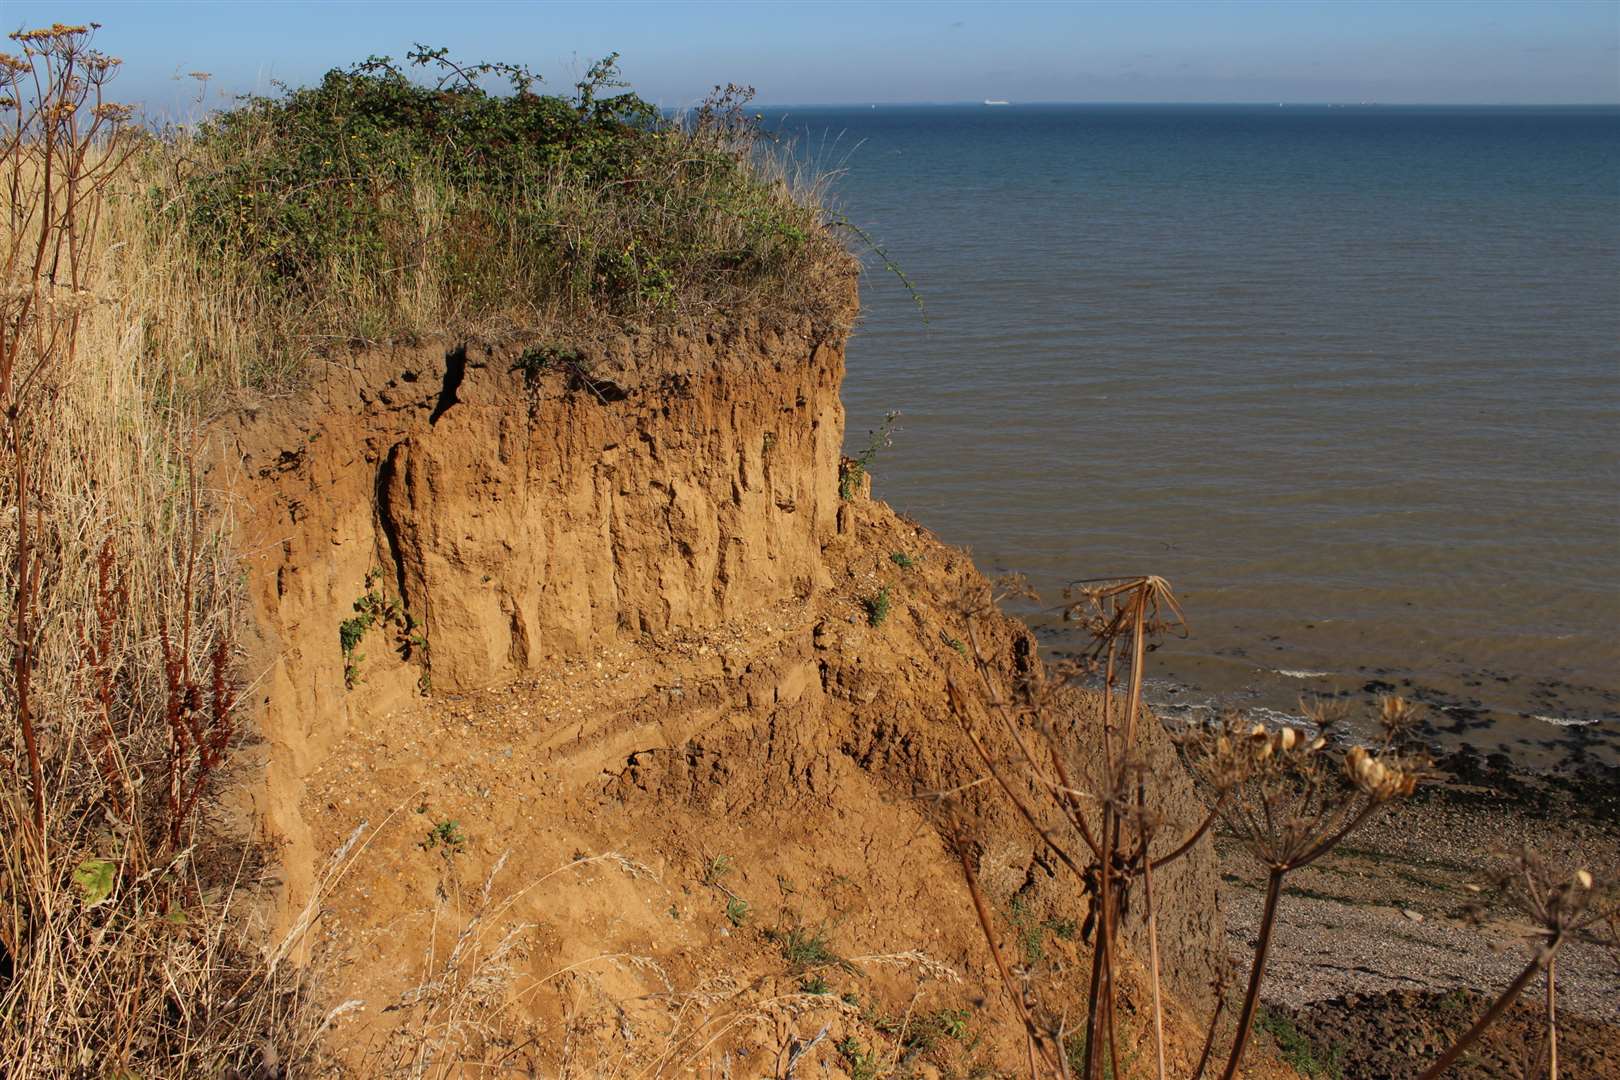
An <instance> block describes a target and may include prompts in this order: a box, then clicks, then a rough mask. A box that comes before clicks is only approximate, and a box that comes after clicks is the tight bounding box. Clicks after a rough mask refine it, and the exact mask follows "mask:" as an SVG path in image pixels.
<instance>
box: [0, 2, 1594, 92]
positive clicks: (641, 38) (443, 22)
mask: <svg viewBox="0 0 1620 1080" xmlns="http://www.w3.org/2000/svg"><path fill="white" fill-rule="evenodd" d="M58 20H60V21H68V22H78V21H88V20H95V21H98V22H101V23H103V24H104V29H103V30H102V31H101V34H100V36H99V37H98V39H97V40H98V42H99V44H100V45H101V47H102V48H104V49H105V50H106V51H108V52H111V53H112V54H114V55H116V56H121V57H123V58H124V60H125V71H124V73H123V75H122V76H121V81H120V84H119V96H120V97H121V98H123V99H124V100H133V101H140V102H143V103H146V104H147V105H148V106H149V107H152V108H153V109H155V110H156V111H165V110H168V109H171V108H173V107H174V106H175V104H176V103H177V102H178V101H180V100H182V99H183V94H182V92H181V91H180V90H179V84H177V83H176V82H175V80H174V76H175V75H176V74H177V73H183V72H187V71H193V70H205V71H209V72H212V73H213V75H214V79H213V86H214V87H215V93H216V94H218V93H220V92H222V91H229V92H240V91H245V90H254V89H261V90H262V89H267V88H268V87H269V82H270V80H271V79H273V78H274V79H281V80H284V81H287V82H293V83H302V82H308V81H311V80H313V79H316V78H318V77H319V76H320V74H321V73H322V72H324V71H325V70H326V69H328V68H330V67H333V66H336V65H340V64H347V63H350V62H352V61H354V60H358V59H361V58H363V57H364V56H366V55H367V54H369V53H384V54H390V55H393V56H396V57H398V56H402V55H403V54H404V53H405V51H406V50H407V49H408V48H409V47H410V46H411V44H412V43H413V42H416V41H422V42H426V43H429V44H433V45H440V44H442V45H448V46H450V47H451V49H452V50H453V51H454V52H455V53H456V54H457V55H458V56H463V57H467V58H470V59H485V58H488V59H505V60H519V61H524V62H527V63H529V64H530V65H531V66H533V67H535V68H536V69H537V70H538V71H540V72H541V74H542V75H543V76H544V77H545V78H546V81H547V84H548V85H550V86H551V87H553V88H557V89H567V88H568V87H569V86H570V85H571V84H572V82H573V80H574V77H576V76H577V75H578V73H579V72H580V71H581V70H582V69H583V68H584V66H585V65H586V64H587V63H588V62H589V60H590V59H592V58H594V57H597V56H600V55H602V54H605V53H607V52H611V51H615V50H616V51H618V52H619V53H621V54H622V60H621V63H622V65H623V68H624V71H625V73H626V75H627V76H628V77H629V78H630V79H631V80H632V81H633V82H634V84H635V86H636V88H637V89H639V90H640V91H641V92H642V93H643V94H644V95H645V96H647V97H649V98H651V99H653V100H655V101H657V102H659V103H661V104H664V105H668V106H681V105H686V104H690V103H691V102H692V101H693V100H695V99H697V98H699V97H701V96H702V95H703V93H704V92H705V91H706V90H707V89H708V88H709V87H710V86H711V85H712V84H714V83H716V82H726V81H735V82H739V83H748V84H752V85H753V86H755V87H757V88H758V90H759V100H760V101H761V102H762V103H770V104H789V103H793V104H809V103H829V104H833V103H838V104H842V103H857V102H858V103H866V102H925V101H973V100H978V99H981V98H985V97H996V98H1009V99H1012V100H1015V101H1151V102H1238V101H1262V102H1271V101H1296V102H1303V101H1317V102H1320V101H1378V102H1386V103H1394V102H1427V103H1447V104H1478V103H1523V104H1562V103H1587V102H1603V103H1614V102H1620V2H1616V0H1495V2H1473V0H1440V2H1433V0H1415V2H1393V0H1389V2H1382V3H1379V2H1370V3H1369V2H1352V0H1339V2H1327V3H1316V2H1282V3H1277V2H1243V3H1238V2H1231V3H1222V2H1214V0H1211V2H1206V3H1179V2H1178V3H1172V2H1163V3H1149V2H1139V3H1101V2H1099V3H1055V2H1054V3H986V2H963V3H922V2H916V3H830V2H828V3H747V4H745V3H684V2H683V3H677V2H666V3H596V4H579V3H546V4H542V3H516V2H510V3H477V2H470V0H464V2H459V3H457V2H450V3H446V2H443V0H435V2H429V3H411V2H400V0H390V2H386V3H381V2H379V3H361V2H339V0H333V2H326V3H319V2H307V0H281V2H271V0H239V2H235V3H225V2H212V3H203V2H196V3H182V2H173V0H166V2H150V0H61V2H56V3H38V2H34V0H0V25H3V26H4V28H5V29H6V30H8V31H9V30H12V29H16V28H18V27H20V26H24V25H28V26H33V25H39V24H45V23H50V22H53V21H58Z"/></svg>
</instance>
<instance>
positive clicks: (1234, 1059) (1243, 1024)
mask: <svg viewBox="0 0 1620 1080" xmlns="http://www.w3.org/2000/svg"><path fill="white" fill-rule="evenodd" d="M1283 873H1284V871H1282V870H1279V869H1277V868H1276V867H1272V869H1271V876H1270V877H1269V878H1267V879H1266V908H1265V913H1264V914H1263V915H1261V916H1260V943H1259V944H1258V945H1256V946H1255V947H1254V966H1253V967H1252V968H1251V969H1250V970H1249V990H1248V992H1247V993H1246V994H1244V996H1243V1011H1242V1012H1241V1013H1239V1014H1238V1026H1237V1035H1236V1036H1235V1037H1234V1041H1233V1043H1232V1056H1231V1057H1229V1058H1227V1059H1226V1071H1225V1072H1223V1073H1221V1080H1232V1078H1233V1077H1235V1076H1236V1075H1237V1071H1238V1064H1239V1063H1240V1062H1242V1060H1243V1051H1244V1050H1246V1049H1247V1048H1248V1045H1249V1029H1250V1027H1251V1026H1252V1025H1253V1023H1254V1011H1255V1008H1256V1007H1257V1006H1258V1005H1259V1004H1260V982H1261V980H1262V979H1264V978H1265V975H1266V954H1267V953H1268V952H1270V951H1271V931H1272V929H1273V928H1274V927H1275V926H1276V925H1277V900H1278V898H1279V897H1280V896H1281V895H1282V880H1283ZM1425 1075H1427V1074H1425Z"/></svg>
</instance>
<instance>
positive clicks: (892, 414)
mask: <svg viewBox="0 0 1620 1080" xmlns="http://www.w3.org/2000/svg"><path fill="white" fill-rule="evenodd" d="M899 417H900V414H899V413H898V412H896V411H893V410H891V411H889V412H886V413H884V414H883V423H881V424H879V425H878V426H877V429H876V430H875V431H869V432H867V433H866V435H867V439H866V446H865V448H863V449H862V450H861V452H860V453H859V454H856V455H855V456H854V457H846V458H843V459H841V460H840V461H839V462H838V497H839V498H841V499H844V500H846V501H848V500H851V499H853V498H855V496H857V495H859V494H860V493H861V482H862V481H863V480H864V479H865V478H866V474H867V472H869V471H870V470H871V468H872V462H873V461H875V460H877V456H878V454H879V453H880V452H882V451H883V450H886V449H888V448H889V447H891V446H893V445H894V430H895V428H894V422H895V420H897V419H899Z"/></svg>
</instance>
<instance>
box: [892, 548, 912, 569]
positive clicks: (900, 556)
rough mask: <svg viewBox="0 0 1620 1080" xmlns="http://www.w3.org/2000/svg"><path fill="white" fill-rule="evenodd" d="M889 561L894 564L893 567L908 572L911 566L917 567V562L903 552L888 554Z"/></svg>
mask: <svg viewBox="0 0 1620 1080" xmlns="http://www.w3.org/2000/svg"><path fill="white" fill-rule="evenodd" d="M889 561H890V562H892V563H894V565H896V566H898V567H899V568H900V569H902V570H910V569H911V568H912V567H913V566H916V565H917V560H916V559H914V558H913V557H912V556H910V555H907V554H906V553H905V552H903V551H892V552H890V553H889Z"/></svg>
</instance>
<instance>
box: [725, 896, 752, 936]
mask: <svg viewBox="0 0 1620 1080" xmlns="http://www.w3.org/2000/svg"><path fill="white" fill-rule="evenodd" d="M726 921H727V922H728V923H730V924H731V925H732V926H735V927H738V928H739V929H740V928H741V927H742V925H743V923H745V922H747V921H748V901H746V900H744V899H743V898H742V897H740V896H729V897H727V898H726Z"/></svg>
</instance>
